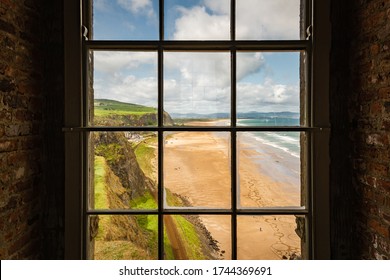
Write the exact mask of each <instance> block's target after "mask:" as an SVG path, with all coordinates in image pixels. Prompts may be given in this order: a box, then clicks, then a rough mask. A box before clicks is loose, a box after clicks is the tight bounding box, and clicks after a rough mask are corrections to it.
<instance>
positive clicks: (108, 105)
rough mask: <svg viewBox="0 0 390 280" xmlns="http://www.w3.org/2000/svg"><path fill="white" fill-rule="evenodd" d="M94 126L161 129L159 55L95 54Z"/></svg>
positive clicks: (91, 92)
mask: <svg viewBox="0 0 390 280" xmlns="http://www.w3.org/2000/svg"><path fill="white" fill-rule="evenodd" d="M91 54H92V62H91V68H92V71H91V72H93V77H91V78H90V82H89V83H90V84H91V86H92V89H91V91H90V99H91V100H93V104H91V106H93V114H92V116H91V118H92V120H91V123H92V125H95V126H151V125H157V99H158V98H157V53H156V52H119V51H111V52H110V51H93V52H92V53H91Z"/></svg>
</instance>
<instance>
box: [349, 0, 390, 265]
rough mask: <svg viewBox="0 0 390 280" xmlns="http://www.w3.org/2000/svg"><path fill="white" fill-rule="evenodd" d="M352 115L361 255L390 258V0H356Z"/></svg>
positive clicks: (353, 25)
mask: <svg viewBox="0 0 390 280" xmlns="http://www.w3.org/2000/svg"><path fill="white" fill-rule="evenodd" d="M353 5H354V6H353V7H352V14H353V15H355V20H354V21H353V22H352V25H351V45H350V48H351V56H350V69H351V99H350V111H349V112H350V120H351V124H352V128H353V131H352V133H351V139H352V141H353V143H354V149H353V151H352V159H353V162H352V164H353V165H352V166H353V186H354V188H355V190H356V193H357V194H358V196H357V213H356V215H357V229H356V231H357V232H359V236H358V239H357V242H358V244H359V251H358V252H357V253H358V254H359V256H360V257H361V258H365V259H390V146H389V143H390V1H384V0H381V1H378V0H371V1H362V0H360V1H354V4H353Z"/></svg>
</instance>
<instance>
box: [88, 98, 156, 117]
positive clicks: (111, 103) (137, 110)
mask: <svg viewBox="0 0 390 280" xmlns="http://www.w3.org/2000/svg"><path fill="white" fill-rule="evenodd" d="M148 113H157V109H156V108H152V107H146V106H142V105H138V104H131V103H125V102H120V101H115V100H109V99H95V100H94V114H95V116H98V117H107V116H110V115H122V116H126V115H144V114H148Z"/></svg>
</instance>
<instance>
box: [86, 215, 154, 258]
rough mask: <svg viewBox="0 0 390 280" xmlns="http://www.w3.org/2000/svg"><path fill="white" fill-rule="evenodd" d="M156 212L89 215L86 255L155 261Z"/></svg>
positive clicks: (90, 256)
mask: <svg viewBox="0 0 390 280" xmlns="http://www.w3.org/2000/svg"><path fill="white" fill-rule="evenodd" d="M157 230H158V218H157V215H99V216H89V238H88V239H87V240H89V252H88V254H89V258H90V259H95V260H156V259H157V258H158V232H157Z"/></svg>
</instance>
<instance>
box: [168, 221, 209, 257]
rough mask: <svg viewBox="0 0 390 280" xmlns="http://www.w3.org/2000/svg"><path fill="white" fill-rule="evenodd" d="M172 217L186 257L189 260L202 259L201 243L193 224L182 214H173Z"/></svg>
mask: <svg viewBox="0 0 390 280" xmlns="http://www.w3.org/2000/svg"><path fill="white" fill-rule="evenodd" d="M173 218H174V221H175V223H176V226H177V230H178V232H179V234H180V237H181V240H183V241H184V246H185V247H186V252H187V256H188V258H189V259H190V260H204V259H205V258H204V255H203V253H202V243H201V241H200V239H199V236H198V233H197V231H196V228H195V226H194V225H193V224H192V223H191V222H189V221H188V220H187V219H186V218H184V217H183V216H179V215H175V216H173Z"/></svg>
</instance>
